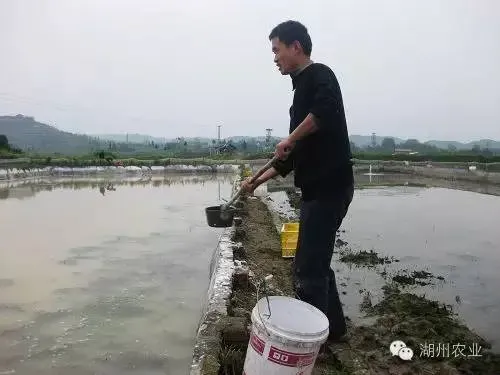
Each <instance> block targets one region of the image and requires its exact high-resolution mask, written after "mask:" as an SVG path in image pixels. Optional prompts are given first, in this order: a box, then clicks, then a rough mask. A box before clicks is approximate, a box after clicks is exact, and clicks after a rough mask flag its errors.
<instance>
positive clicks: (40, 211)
mask: <svg viewBox="0 0 500 375" xmlns="http://www.w3.org/2000/svg"><path fill="white" fill-rule="evenodd" d="M231 183H232V176H226V177H217V178H215V177H211V178H203V177H186V176H178V177H172V178H163V177H160V178H156V177H154V178H150V179H147V180H140V179H135V180H134V179H131V180H115V181H113V180H91V181H87V180H57V181H55V180H45V181H37V182H20V183H10V185H9V184H8V183H5V182H4V183H3V185H2V186H0V223H1V224H0V238H1V252H0V374H14V373H15V374H23V375H31V374H37V375H45V374H51V375H53V374H72V375H86V374H108V375H113V374H129V373H130V374H132V373H134V374H137V373H140V374H141V375H153V374H163V375H164V374H186V373H188V371H189V365H190V363H191V357H192V347H193V343H194V338H195V334H196V329H197V326H198V323H199V320H200V317H201V309H202V307H203V299H204V298H205V297H206V291H207V286H208V281H209V280H208V278H209V275H208V273H209V262H210V259H211V256H212V253H213V250H214V248H215V246H216V244H217V241H218V237H219V235H220V234H221V230H220V229H213V228H209V227H208V226H207V225H206V219H205V214H204V208H205V207H206V206H210V205H214V204H219V203H221V201H220V200H219V197H220V196H222V197H224V198H228V197H229V196H230V192H231Z"/></svg>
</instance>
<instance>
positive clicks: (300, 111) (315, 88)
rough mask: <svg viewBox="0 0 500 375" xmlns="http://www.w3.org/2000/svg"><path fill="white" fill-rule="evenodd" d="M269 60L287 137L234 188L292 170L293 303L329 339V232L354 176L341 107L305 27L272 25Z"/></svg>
mask: <svg viewBox="0 0 500 375" xmlns="http://www.w3.org/2000/svg"><path fill="white" fill-rule="evenodd" d="M269 40H270V41H271V44H272V51H273V52H274V55H275V57H274V62H275V63H276V65H277V66H278V69H279V71H280V72H281V74H282V75H290V76H291V79H292V87H293V90H294V91H295V92H294V97H293V105H292V106H291V108H290V130H289V133H290V134H289V136H288V137H287V138H286V139H284V140H282V141H281V142H280V143H279V144H278V145H277V146H276V155H277V156H278V158H279V160H278V161H277V162H276V163H274V165H273V167H272V168H270V169H269V170H268V171H266V172H265V173H264V174H263V175H262V176H261V177H260V178H259V179H257V181H256V182H255V183H253V184H250V181H249V179H247V180H245V181H244V182H243V184H242V186H243V187H244V188H245V190H246V191H248V192H250V193H251V192H253V191H254V190H255V188H256V187H257V186H259V185H260V184H262V183H264V182H266V181H267V180H269V179H271V178H274V177H276V176H278V175H281V176H282V177H285V176H286V175H287V174H288V173H290V172H291V171H292V170H293V171H294V182H295V186H297V187H298V188H300V190H301V193H302V205H301V210H300V229H299V239H298V246H297V251H296V255H295V259H294V265H293V275H294V286H295V291H296V296H297V298H299V299H301V300H304V301H306V302H308V303H310V304H312V305H314V306H316V307H317V308H319V309H320V310H322V311H323V312H324V313H325V314H326V315H327V317H328V320H329V322H330V336H329V340H337V339H340V338H341V337H342V336H343V335H344V334H345V333H346V323H345V318H344V314H343V310H342V304H341V302H340V299H339V295H338V291H337V286H336V281H335V273H334V272H333V270H332V269H331V268H330V263H331V259H332V253H333V248H334V241H335V234H336V232H337V230H338V228H339V227H340V225H341V223H342V220H343V219H344V217H345V215H346V213H347V210H348V208H349V205H350V203H351V201H352V199H353V193H354V176H353V168H352V162H351V158H352V155H351V150H350V143H349V136H348V132H347V125H346V119H345V113H344V106H343V101H342V95H341V91H340V88H339V84H338V82H337V79H336V77H335V74H334V73H333V72H332V70H331V69H330V68H329V67H327V66H326V65H324V64H320V63H315V62H313V61H312V60H311V57H310V56H311V50H312V43H311V38H310V36H309V34H308V31H307V28H306V27H305V26H304V25H302V24H301V23H299V22H296V21H286V22H283V23H281V24H279V25H278V26H276V27H275V28H274V29H273V30H272V31H271V34H270V35H269Z"/></svg>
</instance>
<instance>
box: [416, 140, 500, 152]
mask: <svg viewBox="0 0 500 375" xmlns="http://www.w3.org/2000/svg"><path fill="white" fill-rule="evenodd" d="M425 143H427V144H430V145H432V146H435V147H438V148H442V149H445V150H446V149H450V147H451V148H456V149H457V150H470V149H472V147H474V146H479V147H480V148H481V149H482V150H484V149H490V150H500V142H499V141H494V140H491V139H480V140H479V141H474V142H468V143H461V142H456V141H428V142H425Z"/></svg>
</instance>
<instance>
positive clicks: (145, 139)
mask: <svg viewBox="0 0 500 375" xmlns="http://www.w3.org/2000/svg"><path fill="white" fill-rule="evenodd" d="M91 136H92V137H95V138H98V139H101V140H107V141H113V142H127V140H128V142H129V143H150V142H151V141H152V142H154V143H160V144H162V143H168V142H175V141H176V139H174V138H161V137H154V136H151V135H147V134H92V135H91ZM184 139H185V140H186V141H188V142H200V143H204V144H210V143H212V140H215V139H216V138H208V137H188V138H184ZM224 139H225V140H226V141H231V142H233V143H239V142H242V141H244V140H245V141H249V140H252V141H254V142H264V141H265V140H266V137H265V136H260V137H249V136H233V137H227V138H224ZM280 139H281V138H278V137H271V140H273V141H276V140H280Z"/></svg>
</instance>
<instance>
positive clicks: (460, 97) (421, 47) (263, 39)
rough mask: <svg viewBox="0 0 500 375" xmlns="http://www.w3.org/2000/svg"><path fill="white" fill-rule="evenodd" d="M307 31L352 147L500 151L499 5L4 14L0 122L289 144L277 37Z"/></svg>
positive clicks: (350, 1)
mask: <svg viewBox="0 0 500 375" xmlns="http://www.w3.org/2000/svg"><path fill="white" fill-rule="evenodd" d="M287 19H296V20H299V21H301V22H303V23H304V24H305V25H306V26H307V27H308V29H309V31H310V34H311V37H312V40H313V56H312V57H313V60H314V61H317V62H322V63H326V64H328V65H330V66H331V67H332V69H333V70H334V72H335V74H336V75H337V78H338V80H339V82H340V85H341V89H342V92H343V96H344V104H345V107H346V112H347V120H348V127H349V132H350V134H371V133H372V132H376V133H377V134H379V135H393V136H399V137H402V138H418V139H421V140H428V139H455V140H461V141H468V140H472V139H478V138H494V139H500V22H499V19H500V1H499V0H404V1H402V0H335V1H332V0H325V1H319V0H308V1H307V2H306V1H304V0H300V1H299V0H273V1H264V0H260V1H259V0H254V1H234V0H233V1H230V0H182V1H175V0H174V1H172V0H0V51H1V52H0V114H17V113H23V114H25V115H32V116H35V118H36V119H37V120H39V121H42V122H47V123H49V124H52V125H55V126H57V127H58V128H60V129H64V130H69V131H75V132H80V133H83V132H86V133H125V132H132V133H143V134H150V135H155V136H165V137H177V136H208V137H216V135H217V125H219V124H220V125H222V136H223V137H224V136H232V135H262V134H264V133H265V128H267V127H270V128H273V129H274V131H273V134H274V135H278V136H285V135H286V134H287V132H288V121H289V119H288V108H289V106H290V103H291V99H292V95H293V92H292V87H291V82H290V78H289V77H287V76H281V75H280V73H279V72H278V71H277V69H276V67H275V65H274V63H273V54H272V52H271V45H270V42H269V40H268V35H269V32H270V31H271V29H272V27H273V26H275V25H276V24H277V23H279V22H281V21H284V20H287Z"/></svg>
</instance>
